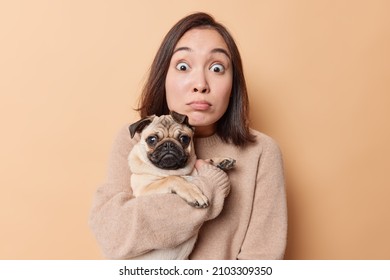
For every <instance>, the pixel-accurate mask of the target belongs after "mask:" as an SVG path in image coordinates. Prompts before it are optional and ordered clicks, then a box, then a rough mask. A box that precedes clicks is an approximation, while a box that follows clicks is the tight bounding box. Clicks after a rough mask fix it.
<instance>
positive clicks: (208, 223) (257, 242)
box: [90, 126, 287, 260]
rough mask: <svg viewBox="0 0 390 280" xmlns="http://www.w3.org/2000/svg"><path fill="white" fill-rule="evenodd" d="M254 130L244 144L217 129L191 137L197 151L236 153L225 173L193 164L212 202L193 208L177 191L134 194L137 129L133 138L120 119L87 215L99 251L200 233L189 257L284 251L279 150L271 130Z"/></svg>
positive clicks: (158, 244)
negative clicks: (253, 139)
mask: <svg viewBox="0 0 390 280" xmlns="http://www.w3.org/2000/svg"><path fill="white" fill-rule="evenodd" d="M252 133H253V134H255V135H256V143H254V144H250V145H249V146H247V147H245V148H238V147H237V146H234V145H232V144H226V143H225V142H223V141H222V140H221V139H220V138H219V137H218V136H217V135H213V136H211V137H207V138H196V139H195V150H196V153H197V156H198V158H202V159H206V158H212V157H226V156H228V157H232V158H235V159H236V160H237V162H236V166H235V168H234V169H232V170H230V171H229V172H228V174H226V173H225V172H223V171H221V170H219V169H218V168H216V167H214V166H211V165H204V166H203V167H202V168H201V169H200V170H199V176H198V177H197V178H196V179H195V181H194V183H195V184H196V185H198V186H199V187H200V188H201V189H202V191H203V192H204V194H205V195H206V196H207V197H208V198H209V200H210V202H211V205H210V206H209V207H208V208H205V209H196V208H193V207H191V206H189V205H188V204H187V203H186V202H184V200H182V199H181V198H180V197H178V196H177V195H175V194H156V195H148V196H141V197H137V198H134V197H133V196H132V189H131V186H130V176H131V173H130V169H129V166H128V161H127V158H128V155H129V153H130V151H131V149H132V147H133V145H134V143H135V141H139V136H136V137H134V139H131V138H130V135H129V131H128V126H125V127H123V129H122V130H121V131H120V132H119V134H118V136H117V138H116V140H115V141H114V145H113V149H112V152H111V156H110V160H109V164H108V176H107V179H106V181H105V182H104V183H103V184H102V185H101V186H100V187H99V188H98V190H97V192H96V195H95V198H94V202H93V206H92V210H91V215H90V226H91V229H92V231H93V233H94V235H95V237H96V239H97V241H98V244H99V245H100V247H101V249H102V251H103V254H104V256H105V257H106V258H109V259H126V258H131V257H134V256H137V255H139V254H141V253H143V252H147V251H149V250H152V249H162V248H169V247H174V246H176V245H178V244H180V243H182V242H183V241H185V240H187V239H189V238H190V237H191V236H193V235H195V234H197V233H199V236H198V240H197V243H196V245H195V248H194V250H193V252H192V254H191V255H190V259H204V260H205V259H281V258H283V256H284V251H285V247H286V235H287V207H286V194H285V187H284V176H283V164H282V157H281V153H280V150H279V148H278V146H277V145H276V143H275V142H274V141H273V140H272V139H271V138H270V137H268V136H266V135H264V134H262V133H260V132H257V131H255V130H252ZM226 196H227V197H226ZM225 197H226V198H225Z"/></svg>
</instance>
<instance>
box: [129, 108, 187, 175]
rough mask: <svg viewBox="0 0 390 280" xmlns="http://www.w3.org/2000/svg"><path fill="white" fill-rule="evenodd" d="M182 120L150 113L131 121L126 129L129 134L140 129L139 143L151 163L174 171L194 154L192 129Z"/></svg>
mask: <svg viewBox="0 0 390 280" xmlns="http://www.w3.org/2000/svg"><path fill="white" fill-rule="evenodd" d="M177 116H182V117H183V118H179V119H178V118H177ZM186 120H187V119H186V118H185V116H183V115H163V116H160V117H157V116H151V117H148V118H145V119H142V120H140V121H138V122H136V123H134V124H132V125H131V126H130V127H129V129H130V133H131V135H132V136H134V134H135V132H141V140H140V142H142V145H143V146H144V148H145V153H146V156H147V158H148V159H149V161H150V162H151V163H152V164H153V165H155V166H156V167H158V168H161V169H165V170H176V169H180V168H183V167H185V166H186V165H187V163H188V161H189V159H190V158H191V157H193V156H194V148H193V129H192V128H191V127H190V126H189V125H188V124H187V121H186ZM180 122H182V123H180Z"/></svg>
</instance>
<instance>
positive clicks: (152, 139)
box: [146, 135, 158, 146]
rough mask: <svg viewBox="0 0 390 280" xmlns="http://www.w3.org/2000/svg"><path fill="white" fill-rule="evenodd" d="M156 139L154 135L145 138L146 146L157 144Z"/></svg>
mask: <svg viewBox="0 0 390 280" xmlns="http://www.w3.org/2000/svg"><path fill="white" fill-rule="evenodd" d="M157 141H158V138H157V136H155V135H152V136H149V137H148V138H146V144H148V145H149V146H155V145H156V144H157Z"/></svg>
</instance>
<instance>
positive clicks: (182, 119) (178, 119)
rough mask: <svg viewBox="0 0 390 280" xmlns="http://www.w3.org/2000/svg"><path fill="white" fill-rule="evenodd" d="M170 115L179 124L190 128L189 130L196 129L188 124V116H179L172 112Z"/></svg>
mask: <svg viewBox="0 0 390 280" xmlns="http://www.w3.org/2000/svg"><path fill="white" fill-rule="evenodd" d="M169 114H170V115H171V116H172V118H173V119H174V120H175V121H176V122H178V123H181V124H185V125H186V126H188V127H189V128H191V129H194V128H193V127H192V126H191V125H190V123H189V122H188V117H187V116H186V115H182V114H179V113H177V112H175V111H170V112H169Z"/></svg>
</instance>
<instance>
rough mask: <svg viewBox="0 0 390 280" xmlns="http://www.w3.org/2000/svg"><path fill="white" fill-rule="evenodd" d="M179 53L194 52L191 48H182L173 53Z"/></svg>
mask: <svg viewBox="0 0 390 280" xmlns="http://www.w3.org/2000/svg"><path fill="white" fill-rule="evenodd" d="M179 51H188V52H192V49H191V48H189V47H180V48H177V49H175V50H174V51H173V53H177V52H179Z"/></svg>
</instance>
